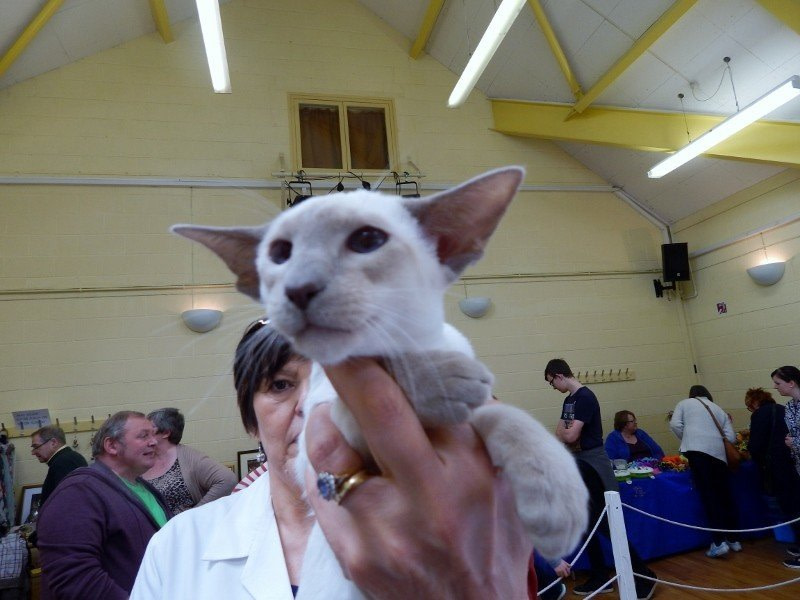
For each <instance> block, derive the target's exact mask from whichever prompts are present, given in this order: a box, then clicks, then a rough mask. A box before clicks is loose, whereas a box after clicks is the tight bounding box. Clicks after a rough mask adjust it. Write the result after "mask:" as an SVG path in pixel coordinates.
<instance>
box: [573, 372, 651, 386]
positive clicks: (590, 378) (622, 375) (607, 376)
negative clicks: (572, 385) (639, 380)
mask: <svg viewBox="0 0 800 600" xmlns="http://www.w3.org/2000/svg"><path fill="white" fill-rule="evenodd" d="M575 379H577V380H578V381H580V382H581V383H583V384H588V383H592V384H594V383H612V382H615V381H634V380H635V379H636V372H635V371H634V370H633V369H586V370H585V371H583V370H580V371H578V372H576V373H575Z"/></svg>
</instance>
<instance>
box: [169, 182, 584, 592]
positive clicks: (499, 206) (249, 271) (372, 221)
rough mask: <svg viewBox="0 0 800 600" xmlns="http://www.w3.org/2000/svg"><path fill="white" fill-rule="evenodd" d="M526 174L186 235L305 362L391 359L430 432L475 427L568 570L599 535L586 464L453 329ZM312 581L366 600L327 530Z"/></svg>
mask: <svg viewBox="0 0 800 600" xmlns="http://www.w3.org/2000/svg"><path fill="white" fill-rule="evenodd" d="M523 174H524V172H523V170H522V169H520V168H513V167H512V168H505V169H500V170H496V171H491V172H489V173H486V174H484V175H482V176H480V177H477V178H475V179H472V180H470V181H468V182H467V183H464V184H462V185H460V186H458V187H456V188H454V189H451V190H448V191H445V192H442V193H439V194H436V195H434V196H430V197H427V198H401V197H397V196H389V195H384V194H380V193H377V192H370V191H365V190H359V191H355V192H345V193H339V194H333V195H327V196H321V197H315V198H311V199H309V200H306V201H305V202H303V204H301V205H299V206H297V207H294V208H292V209H291V210H288V211H285V212H283V213H282V214H281V215H279V216H278V217H277V218H275V219H274V220H273V221H271V222H270V223H268V224H266V225H264V226H262V227H258V228H233V229H230V228H210V227H196V226H190V225H179V226H175V227H174V228H173V231H174V232H176V233H179V234H180V235H183V236H186V237H188V238H191V239H193V240H196V241H199V242H201V243H203V244H204V245H206V246H208V247H209V248H211V249H212V250H213V251H214V252H216V253H217V254H218V255H219V256H220V257H221V258H222V259H223V260H224V261H225V262H226V264H227V265H228V267H229V268H230V269H231V270H232V271H233V272H234V273H235V274H236V275H237V276H238V281H237V287H238V288H239V290H241V291H242V292H244V293H246V294H248V295H250V296H251V297H253V298H255V299H257V300H259V301H261V302H262V303H263V304H264V307H265V308H266V311H267V314H268V315H269V317H270V319H271V320H272V323H273V324H274V326H275V327H276V328H277V329H278V330H279V331H280V332H281V333H283V334H284V335H285V336H287V337H288V338H289V339H290V340H291V341H292V343H293V344H294V347H295V348H296V349H297V351H298V352H300V353H301V354H303V355H305V356H307V357H309V358H312V359H314V360H315V361H318V362H319V363H321V364H336V363H338V362H341V361H343V360H345V359H346V358H348V357H351V356H380V357H383V358H385V359H386V362H387V364H388V366H389V369H390V371H391V372H392V374H393V375H394V377H395V378H396V379H397V381H398V383H399V384H400V385H401V387H402V388H403V389H404V390H405V392H406V394H407V396H408V397H409V400H410V401H411V402H412V403H413V405H414V407H415V410H416V412H417V414H418V415H419V417H420V420H421V421H422V423H423V424H424V425H442V424H448V423H455V422H463V421H466V420H469V422H470V423H471V424H472V425H473V427H474V428H475V429H476V431H477V432H478V434H479V435H480V436H481V438H482V439H483V440H484V443H485V445H486V448H487V451H488V453H489V455H490V457H491V459H492V462H493V464H494V465H495V466H497V467H499V468H501V469H502V471H503V474H504V476H505V477H507V478H508V479H509V481H510V482H511V486H512V489H513V491H514V497H515V501H516V506H517V511H518V513H519V516H520V518H521V520H522V522H523V523H524V525H525V528H526V531H527V533H528V534H529V535H530V537H531V539H532V540H533V542H534V544H535V546H536V548H537V549H538V550H539V551H540V552H541V553H542V554H544V555H545V556H549V557H557V556H561V555H563V554H566V553H567V552H569V551H570V550H572V549H573V548H574V547H575V545H576V544H577V542H578V540H579V538H580V536H581V534H582V533H583V531H584V529H585V528H586V524H587V518H588V517H587V508H586V506H587V500H588V496H587V492H586V488H585V487H584V484H583V482H582V480H581V477H580V475H579V473H578V470H577V468H576V466H575V462H574V459H573V458H572V456H571V455H570V454H569V452H568V451H567V450H566V449H565V448H564V446H563V445H562V444H561V443H560V442H558V441H557V440H556V439H555V437H553V436H552V435H551V434H550V433H549V432H548V431H546V430H545V429H544V428H543V427H542V426H541V425H540V424H539V423H538V422H537V421H536V420H535V419H533V418H532V417H531V416H530V415H528V414H527V413H526V412H524V411H522V410H520V409H518V408H515V407H512V406H508V405H503V404H496V403H493V404H486V401H487V400H489V399H490V396H491V386H492V383H493V378H492V375H491V373H489V371H488V370H487V369H486V368H485V367H484V366H483V365H482V363H480V362H478V361H477V360H475V358H474V353H473V351H472V348H471V347H470V345H469V342H468V341H467V340H466V338H464V336H463V335H461V334H460V333H459V332H458V331H456V330H455V329H454V328H453V327H451V326H449V325H447V324H446V323H445V322H444V307H443V299H444V293H445V290H446V288H447V287H448V285H450V284H451V283H452V282H453V281H455V280H456V279H457V278H458V276H459V274H460V273H461V272H462V271H463V269H464V268H465V267H466V266H467V265H469V264H470V263H472V262H474V261H476V260H478V259H479V258H480V257H481V255H482V254H483V249H484V247H485V245H486V243H487V242H488V240H489V237H490V236H491V234H492V233H493V232H494V230H495V228H496V227H497V224H498V222H499V221H500V218H501V217H502V215H503V214H504V213H505V210H506V208H507V206H508V204H509V203H510V202H511V200H512V198H513V197H514V194H515V193H516V191H517V188H518V187H519V184H520V182H521V181H522V177H523ZM331 390H332V388H331ZM315 395H316V394H315ZM330 396H331V400H332V401H333V402H334V406H333V411H332V414H333V418H334V421H335V423H336V425H337V427H339V429H340V430H342V432H343V434H344V435H345V438H346V439H347V440H348V441H349V442H350V443H351V444H352V445H353V446H354V447H355V448H357V449H359V450H360V451H361V452H362V454H364V455H365V456H367V457H368V454H367V449H366V447H365V445H364V443H363V441H362V438H361V435H360V432H359V431H358V428H357V427H356V425H355V421H354V419H353V418H352V417H351V415H350V413H349V412H348V411H347V409H346V408H345V406H344V404H343V403H342V402H341V401H339V400H338V399H336V398H335V394H334V393H333V392H332V391H331V392H330ZM309 412H310V407H309V408H308V409H307V413H309ZM302 573H303V574H301V581H302V585H301V586H300V596H299V597H300V598H309V599H320V598H335V599H336V600H341V599H345V598H360V597H361V595H360V593H358V591H357V590H356V588H355V586H353V585H352V584H351V583H350V582H348V581H347V580H345V579H344V576H343V575H342V573H341V570H340V569H339V566H338V563H337V562H336V558H335V557H334V555H333V553H332V552H331V550H330V548H329V547H328V546H327V542H326V541H325V539H324V536H323V535H322V533H321V530H320V529H319V527H315V530H314V531H313V532H312V535H311V539H310V540H309V544H308V549H307V551H306V557H305V560H304V565H303V571H302ZM323 574H324V575H323Z"/></svg>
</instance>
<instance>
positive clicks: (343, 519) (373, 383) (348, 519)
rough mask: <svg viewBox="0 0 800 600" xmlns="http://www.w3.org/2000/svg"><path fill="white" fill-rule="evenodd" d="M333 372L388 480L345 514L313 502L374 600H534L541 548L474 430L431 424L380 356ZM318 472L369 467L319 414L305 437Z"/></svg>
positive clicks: (312, 485) (369, 484)
mask: <svg viewBox="0 0 800 600" xmlns="http://www.w3.org/2000/svg"><path fill="white" fill-rule="evenodd" d="M326 372H327V374H328V376H329V378H330V380H331V382H332V383H333V385H334V387H335V388H336V390H337V393H338V394H339V396H340V398H342V400H343V401H344V402H345V404H347V405H348V407H349V408H350V410H351V411H352V412H353V415H354V416H355V418H356V420H357V421H358V423H359V425H360V428H361V430H362V432H363V434H364V437H365V439H366V442H367V445H368V446H369V448H370V450H371V453H372V455H373V457H374V459H375V462H376V464H377V465H378V467H379V468H380V470H381V473H382V474H381V475H380V476H375V477H371V478H370V479H369V480H368V481H366V482H365V483H363V484H362V485H360V486H358V487H357V488H356V489H354V490H353V491H351V492H350V493H349V494H348V495H347V497H346V498H345V500H344V501H343V502H342V504H341V506H339V505H336V504H335V503H333V502H327V501H325V500H323V499H322V498H321V497H320V496H319V493H318V492H317V489H316V476H315V475H314V474H313V473H310V472H309V475H308V477H307V488H308V492H309V499H310V501H311V504H312V506H313V508H314V512H315V513H316V515H317V519H318V521H319V524H320V525H321V527H322V529H323V531H324V533H325V536H326V538H327V539H328V541H329V543H330V545H331V547H332V548H333V551H334V553H335V554H336V556H337V558H338V560H339V562H340V564H341V565H342V568H343V570H344V573H345V574H346V576H347V577H348V578H349V579H351V580H352V581H353V582H354V583H356V585H358V587H359V588H360V589H361V591H362V592H363V593H364V594H365V595H366V596H367V597H369V598H387V599H388V598H391V599H394V598H398V599H399V598H437V599H439V598H445V599H446V598H454V599H455V598H458V599H462V598H464V599H470V598H481V599H486V598H503V599H523V598H527V589H526V574H527V564H528V557H529V556H530V552H531V544H530V542H529V541H528V540H527V538H526V536H525V534H524V528H523V526H522V524H521V522H520V520H519V518H518V516H517V512H516V510H515V504H514V499H513V496H512V494H511V490H510V486H509V485H508V483H507V482H506V480H505V478H503V477H501V476H498V475H497V474H496V472H495V469H494V468H493V467H492V465H491V463H490V461H489V458H488V456H487V455H486V451H485V449H484V447H483V443H482V442H481V441H480V440H479V438H478V437H477V435H476V434H475V432H474V431H473V430H472V428H471V427H470V426H469V425H459V426H453V427H448V428H441V429H435V430H430V431H428V432H427V433H426V431H425V430H423V428H422V427H421V425H420V422H419V419H418V417H417V416H416V415H415V413H414V412H413V410H412V408H411V406H410V404H409V403H408V400H406V398H405V396H404V395H403V393H402V391H401V390H400V388H399V387H398V386H397V384H396V383H395V382H394V381H393V380H392V379H391V377H389V375H388V374H387V373H386V372H385V371H384V370H383V369H382V368H381V367H380V366H379V365H378V364H377V362H376V361H374V360H370V359H358V360H354V361H349V362H347V363H345V364H342V365H338V366H336V367H328V368H326ZM306 436H307V439H306V443H307V448H308V452H309V458H310V460H311V463H312V465H313V467H314V468H315V470H316V471H317V472H319V471H329V472H333V473H343V472H355V471H357V470H359V469H360V468H361V467H362V466H363V460H362V459H361V457H360V456H359V455H358V454H357V453H356V452H355V451H353V450H352V449H350V448H349V447H348V446H347V444H346V442H345V441H344V438H343V437H342V436H341V434H340V433H339V430H338V429H337V428H336V427H335V426H334V425H333V423H332V422H331V420H330V418H329V406H326V405H322V406H320V407H318V408H317V409H315V410H314V412H313V413H312V415H311V416H310V420H309V422H308V425H307V430H306Z"/></svg>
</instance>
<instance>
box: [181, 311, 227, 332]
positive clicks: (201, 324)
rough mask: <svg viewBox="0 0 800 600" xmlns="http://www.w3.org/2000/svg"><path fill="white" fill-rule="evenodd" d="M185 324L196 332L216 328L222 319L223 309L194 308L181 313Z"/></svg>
mask: <svg viewBox="0 0 800 600" xmlns="http://www.w3.org/2000/svg"><path fill="white" fill-rule="evenodd" d="M181 319H183V323H184V325H186V327H188V328H189V329H191V330H192V331H194V332H195V333H206V332H208V331H211V330H212V329H215V328H216V327H217V326H218V325H219V324H220V321H222V311H221V310H215V309H213V308H193V309H191V310H185V311H183V312H182V313H181Z"/></svg>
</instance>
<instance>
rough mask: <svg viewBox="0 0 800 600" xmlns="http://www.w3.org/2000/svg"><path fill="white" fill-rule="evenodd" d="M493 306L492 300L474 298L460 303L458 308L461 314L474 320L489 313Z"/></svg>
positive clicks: (464, 299) (465, 299) (479, 297)
mask: <svg viewBox="0 0 800 600" xmlns="http://www.w3.org/2000/svg"><path fill="white" fill-rule="evenodd" d="M491 305H492V299H491V298H487V297H486V296H472V297H471V298H462V299H461V300H459V301H458V307H459V308H460V309H461V312H463V313H464V314H465V315H467V316H468V317H472V318H473V319H480V318H481V317H482V316H483V315H485V314H486V313H487V312H488V311H489V307H490V306H491Z"/></svg>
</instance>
